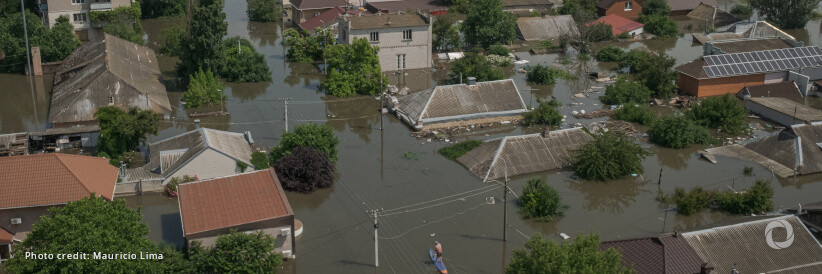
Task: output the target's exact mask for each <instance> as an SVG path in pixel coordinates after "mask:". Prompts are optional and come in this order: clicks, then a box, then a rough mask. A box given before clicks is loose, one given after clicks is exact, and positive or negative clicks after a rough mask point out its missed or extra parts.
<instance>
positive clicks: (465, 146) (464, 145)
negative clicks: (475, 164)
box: [437, 140, 482, 161]
mask: <svg viewBox="0 0 822 274" xmlns="http://www.w3.org/2000/svg"><path fill="white" fill-rule="evenodd" d="M481 145H482V141H478V140H468V141H465V142H461V143H457V144H456V145H453V146H447V147H443V148H440V149H438V150H437V153H439V154H440V155H442V156H445V158H448V160H452V161H453V160H456V159H457V158H459V157H461V156H462V155H465V153H468V152H469V151H471V150H473V149H475V148H477V147H479V146H481Z"/></svg>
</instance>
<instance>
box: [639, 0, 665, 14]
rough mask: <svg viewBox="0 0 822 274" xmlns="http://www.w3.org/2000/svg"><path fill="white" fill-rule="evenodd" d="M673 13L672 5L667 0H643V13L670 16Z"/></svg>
mask: <svg viewBox="0 0 822 274" xmlns="http://www.w3.org/2000/svg"><path fill="white" fill-rule="evenodd" d="M670 13H671V6H669V5H668V1H665V0H648V1H645V2H642V14H643V15H660V16H668V14H670Z"/></svg>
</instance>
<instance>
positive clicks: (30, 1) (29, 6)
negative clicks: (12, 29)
mask: <svg viewBox="0 0 822 274" xmlns="http://www.w3.org/2000/svg"><path fill="white" fill-rule="evenodd" d="M24 2H25V3H23V4H24V5H25V7H26V10H27V11H30V12H32V13H34V14H35V16H39V15H37V13H38V12H39V10H40V9H39V8H38V7H39V6H38V5H37V0H25V1H24ZM20 10H21V9H20V1H13V0H5V1H0V18H3V17H9V16H11V15H13V14H20ZM26 17H28V14H26Z"/></svg>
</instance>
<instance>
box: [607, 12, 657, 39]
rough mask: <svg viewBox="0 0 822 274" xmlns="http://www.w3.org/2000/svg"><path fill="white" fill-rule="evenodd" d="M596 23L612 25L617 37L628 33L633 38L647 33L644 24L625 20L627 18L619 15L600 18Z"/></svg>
mask: <svg viewBox="0 0 822 274" xmlns="http://www.w3.org/2000/svg"><path fill="white" fill-rule="evenodd" d="M594 23H603V24H607V25H610V26H611V32H612V33H613V34H614V36H617V35H620V34H623V33H626V32H627V33H628V34H630V35H631V36H636V35H640V34H642V33H643V32H644V31H645V30H644V28H645V25H644V24H642V23H640V22H637V21H633V20H631V19H628V18H625V17H622V16H619V15H614V14H611V15H608V16H603V17H600V18H599V19H597V20H596V21H594Z"/></svg>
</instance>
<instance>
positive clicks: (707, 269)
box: [699, 263, 714, 274]
mask: <svg viewBox="0 0 822 274" xmlns="http://www.w3.org/2000/svg"><path fill="white" fill-rule="evenodd" d="M713 271H714V265H712V264H711V263H704V264H702V266H701V267H700V269H699V274H711V272H713Z"/></svg>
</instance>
